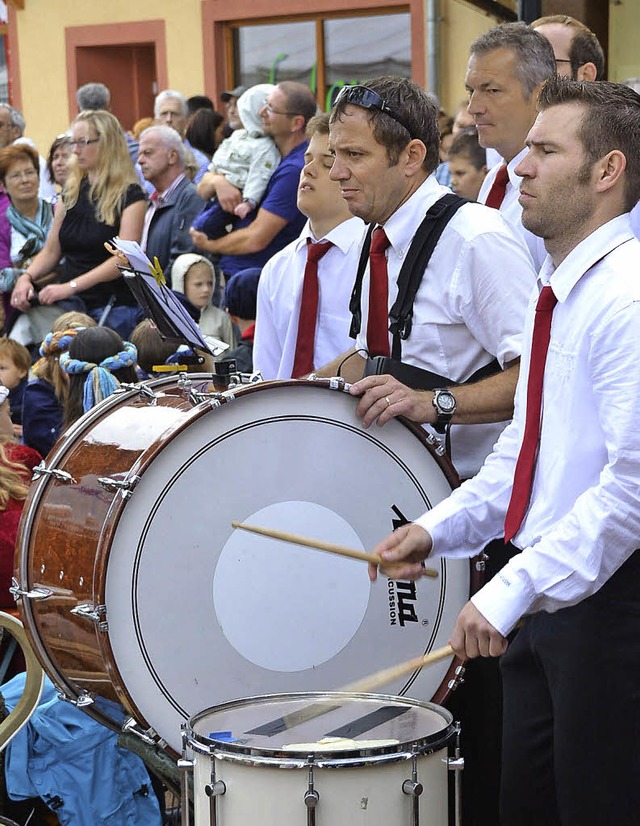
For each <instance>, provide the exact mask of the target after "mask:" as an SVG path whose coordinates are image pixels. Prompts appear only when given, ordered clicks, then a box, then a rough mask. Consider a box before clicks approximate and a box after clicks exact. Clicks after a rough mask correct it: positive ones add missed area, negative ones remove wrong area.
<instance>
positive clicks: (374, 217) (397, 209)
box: [319, 78, 535, 826]
mask: <svg viewBox="0 0 640 826" xmlns="http://www.w3.org/2000/svg"><path fill="white" fill-rule="evenodd" d="M523 140H524V139H523ZM331 147H332V149H333V151H334V154H335V163H334V166H333V169H332V171H331V177H332V178H333V179H334V180H336V181H339V183H340V186H341V189H342V195H343V197H344V199H345V200H346V202H347V205H348V206H349V209H350V211H351V212H352V213H353V214H354V215H358V216H359V217H361V218H362V219H363V220H364V221H366V222H368V223H371V224H373V225H376V226H375V230H374V232H373V234H372V236H371V248H370V256H369V262H368V264H367V266H366V269H365V271H364V276H363V279H362V283H361V300H360V308H359V315H358V318H357V321H358V322H359V323H358V324H357V327H358V328H359V330H358V335H357V338H356V343H355V347H354V348H353V350H352V351H351V352H349V353H345V354H343V355H342V356H340V357H339V358H338V359H336V360H335V361H334V362H333V363H331V364H329V365H327V366H326V367H325V368H323V370H321V371H319V372H320V373H321V374H322V375H335V374H336V372H337V371H338V370H340V374H341V375H343V376H345V378H346V379H347V380H348V381H350V382H356V383H355V384H353V386H352V388H351V393H352V394H354V395H359V396H361V397H362V398H361V399H360V402H359V404H358V407H357V412H358V414H359V415H361V416H362V417H363V422H364V424H365V426H368V425H370V424H371V423H373V422H374V421H376V420H377V423H378V424H380V425H383V424H384V423H385V422H387V421H388V420H389V419H390V418H392V417H395V416H400V415H402V416H406V417H408V418H409V419H411V420H413V421H415V422H418V423H420V424H426V425H429V429H430V431H431V433H432V435H434V436H435V437H436V438H441V437H442V434H446V435H445V443H446V444H447V446H448V447H449V452H450V455H451V458H452V461H453V463H454V465H455V467H456V469H457V471H458V473H459V474H460V476H461V477H462V478H469V477H471V476H473V475H474V474H475V473H476V472H477V471H478V469H479V468H480V467H481V465H482V462H483V461H484V459H485V457H486V456H487V454H488V453H489V452H490V450H491V448H492V446H493V444H494V443H495V441H496V439H497V438H498V436H499V434H500V432H501V431H502V430H503V428H504V424H503V422H505V421H506V420H508V419H509V418H510V417H511V414H512V410H513V407H512V405H513V393H514V389H515V384H516V380H517V375H518V366H517V363H518V359H519V355H520V340H521V332H522V325H523V319H524V313H525V309H526V305H527V299H528V296H529V294H530V291H531V288H532V286H533V284H534V282H535V273H534V271H533V267H532V265H531V260H530V256H529V253H528V251H527V248H526V246H525V244H524V242H523V241H522V239H521V238H520V237H519V236H518V234H517V233H516V232H514V231H513V230H512V229H511V228H510V227H509V226H508V225H507V223H506V222H505V220H504V219H503V218H502V216H501V215H500V213H499V212H498V211H497V210H493V209H489V208H487V207H485V206H483V205H481V204H472V203H465V204H463V205H462V206H461V207H460V208H459V209H458V210H457V212H455V214H454V215H453V216H452V217H451V218H450V220H449V222H448V223H447V224H446V226H445V227H444V229H443V231H442V234H441V235H440V237H439V239H438V241H437V243H436V245H435V248H434V250H433V253H432V255H431V258H430V260H429V261H428V264H427V265H426V268H423V269H422V272H420V270H418V272H413V271H412V272H411V276H418V277H419V280H418V284H417V292H416V294H415V298H414V301H413V307H412V310H411V311H410V314H409V315H408V320H409V323H410V327H409V328H408V330H407V332H408V335H407V336H406V338H400V333H399V332H398V333H397V335H394V336H390V334H389V326H390V315H391V311H392V310H393V309H394V304H395V302H396V299H397V296H398V294H399V283H400V278H401V276H400V273H401V271H402V265H403V263H404V262H405V260H410V259H411V257H412V256H411V252H410V251H411V250H412V242H413V241H414V238H416V236H421V232H420V225H421V224H422V223H423V221H425V217H426V214H427V212H428V211H429V210H433V209H435V208H438V207H439V206H440V205H441V204H442V203H443V199H444V198H446V197H451V196H450V192H449V190H448V189H447V188H446V187H441V186H440V185H439V184H438V183H437V181H436V180H435V177H434V176H433V174H432V173H433V171H434V169H435V168H436V165H437V163H438V147H439V131H438V124H437V111H436V108H435V106H434V105H433V103H432V102H431V101H430V100H429V98H428V97H427V95H426V94H425V93H424V92H423V91H422V90H421V89H420V88H419V87H418V86H416V84H414V83H412V82H411V81H409V80H406V79H401V78H380V79H377V80H375V81H372V82H370V83H367V84H365V85H364V86H359V87H353V88H351V87H346V88H345V90H344V92H343V93H342V96H341V97H340V98H339V99H338V100H337V102H336V105H335V106H334V109H333V111H332V114H331ZM385 247H386V249H385ZM385 268H386V274H385ZM381 275H382V277H381ZM420 276H421V277H420ZM403 303H404V302H403ZM367 353H368V354H369V355H370V356H387V357H388V356H390V355H392V356H393V358H392V359H390V360H389V361H388V362H386V363H383V364H386V367H383V368H382V369H383V371H384V374H383V375H369V376H367V377H366V378H362V376H363V373H364V370H365V367H366V366H371V364H372V363H373V362H369V364H368V365H367V362H366V359H365V358H363V356H362V354H367ZM398 362H400V368H398ZM404 365H408V366H410V367H412V368H420V370H421V371H422V375H423V376H424V381H423V383H422V385H421V386H422V387H429V388H430V389H428V390H424V389H420V390H418V389H413V387H415V386H416V385H415V384H414V385H413V386H412V387H409V386H407V382H408V381H409V380H408V379H403V380H399V379H398V378H394V377H392V376H391V375H389V373H390V372H395V373H396V375H398V376H401V377H402V375H403V372H404ZM376 369H377V368H376ZM401 371H402V372H401ZM483 376H489V377H486V378H484V379H483V378H482V377H483ZM434 429H437V432H434ZM494 552H495V553H496V554H504V546H503V545H502V544H500V547H498V548H495V549H492V554H493V553H494ZM472 670H473V671H477V670H478V669H476V668H474V669H472ZM470 676H472V675H470ZM481 693H482V692H481V691H478V689H477V687H476V686H474V684H473V681H472V680H471V679H468V680H467V683H466V685H464V686H462V687H461V688H460V689H459V690H458V691H457V692H456V694H455V695H454V696H455V697H456V699H457V698H458V696H460V695H461V696H460V700H459V702H462V701H463V700H464V699H465V698H467V697H468V696H469V695H471V697H474V696H475V695H476V694H481ZM483 701H484V695H483V696H482V697H481V698H479V702H480V703H483ZM481 714H482V715H483V717H482V719H481V720H480V723H481V724H482V726H486V728H488V729H489V730H491V731H494V730H495V726H494V727H493V729H492V728H491V725H490V722H489V721H491V720H492V719H493V717H495V715H496V710H495V709H493V708H489V709H487V710H486V712H485V710H484V708H483V709H482V710H481ZM485 720H486V721H487V722H486V723H485V722H484V721H485ZM498 721H499V718H498ZM465 724H466V719H465ZM464 732H465V733H464V734H463V737H464V738H465V743H466V744H467V745H466V748H467V755H468V758H469V759H468V763H467V769H466V770H465V772H464V776H463V783H464V786H465V788H464V789H463V794H464V795H465V807H464V810H465V811H466V812H467V817H468V819H465V820H464V823H465V824H467V823H468V824H471V823H482V824H483V825H484V824H487V826H489V824H491V826H494V824H495V822H496V815H497V793H498V778H497V768H496V770H495V771H494V772H493V776H492V777H489V778H488V779H487V776H486V774H483V775H482V776H481V778H480V779H479V780H478V779H477V777H478V773H477V771H476V770H475V766H476V765H478V764H480V765H482V764H483V763H484V761H485V760H486V751H487V748H488V744H487V741H486V738H485V737H484V729H483V730H482V732H481V734H479V735H474V734H473V733H472V732H471V729H470V728H469V726H467V725H465V728H464ZM494 739H495V740H497V735H494ZM469 743H474V744H475V746H476V751H477V752H478V753H479V756H478V758H477V760H476V761H474V760H473V758H472V756H471V755H470V754H469V751H470V749H469ZM489 762H490V764H491V766H492V767H493V766H495V765H496V763H497V761H496V760H490V761H489ZM471 784H473V785H474V787H479V789H480V791H479V794H478V795H477V796H469V793H468V792H467V788H470V787H471ZM476 816H477V817H478V818H479V819H477V820H474V818H475V817H476Z"/></svg>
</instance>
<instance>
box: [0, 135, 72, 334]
mask: <svg viewBox="0 0 640 826" xmlns="http://www.w3.org/2000/svg"><path fill="white" fill-rule="evenodd" d="M39 181H40V166H39V158H38V153H37V152H36V150H35V149H32V147H30V146H29V145H28V144H25V143H20V144H11V145H10V146H5V147H4V149H2V150H0V184H2V187H3V188H4V191H5V192H6V193H7V195H8V196H9V199H10V201H11V203H10V204H9V207H8V208H7V219H8V226H5V229H4V232H5V234H7V233H8V238H7V241H8V243H9V244H10V250H11V252H10V256H11V266H10V267H5V268H3V269H2V270H0V289H1V290H2V294H3V295H2V297H3V302H4V310H5V325H4V332H5V333H8V334H9V335H10V336H11V338H14V339H15V340H16V341H19V342H20V344H23V345H25V346H28V345H30V344H33V343H34V342H38V341H41V340H42V338H43V336H44V335H45V334H46V333H47V331H48V330H50V329H51V324H52V323H53V321H54V320H55V318H56V315H59V314H60V311H59V310H58V309H57V308H55V307H49V308H47V309H46V310H40V311H38V312H36V313H33V314H32V315H31V317H30V318H29V320H27V317H25V318H24V319H23V320H22V321H20V319H19V314H18V313H17V311H16V310H15V309H14V310H12V309H11V304H10V302H9V296H10V294H11V291H12V290H13V288H14V285H15V283H16V281H17V280H18V278H19V277H20V276H21V275H22V273H23V272H24V271H25V270H26V269H27V267H28V266H29V264H30V263H31V261H32V259H33V257H34V256H35V255H36V254H37V253H38V252H40V250H41V249H42V248H43V247H44V244H45V241H46V240H47V235H48V233H49V230H50V229H51V224H52V222H53V210H52V208H51V205H50V204H48V203H47V202H46V201H43V200H42V199H41V198H39V197H38V186H39Z"/></svg>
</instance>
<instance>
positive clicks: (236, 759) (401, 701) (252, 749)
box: [182, 691, 457, 768]
mask: <svg viewBox="0 0 640 826" xmlns="http://www.w3.org/2000/svg"><path fill="white" fill-rule="evenodd" d="M358 699H360V700H367V701H369V702H372V703H393V704H395V705H401V706H406V707H407V709H411V708H420V709H424V710H427V711H433V712H436V713H437V714H439V715H440V716H442V717H443V718H444V719H443V723H444V725H443V728H442V729H440V730H439V731H437V732H435V733H434V734H430V735H426V736H423V737H416V738H415V739H412V740H407V741H405V742H401V743H395V744H392V745H387V746H377V747H372V748H368V749H339V750H336V751H333V752H332V751H330V750H326V749H323V750H322V752H321V755H322V756H321V757H317V756H316V754H314V753H313V752H312V753H311V754H310V755H307V756H306V757H302V756H300V755H301V753H300V752H294V751H291V752H287V750H286V749H284V748H282V747H280V748H272V749H269V748H264V747H262V748H261V747H257V746H245V745H241V744H238V743H232V742H229V743H228V742H224V743H223V742H221V741H219V740H215V739H213V738H210V737H205V736H203V735H201V734H198V733H197V732H196V731H195V730H194V726H196V725H197V724H198V722H200V720H201V719H202V718H203V717H206V716H207V715H208V714H210V713H211V712H224V711H230V712H233V711H235V710H238V709H240V708H243V707H246V706H249V705H258V704H259V703H261V702H274V701H275V702H277V701H279V700H292V701H296V700H303V701H309V704H312V703H321V702H329V703H331V702H336V701H338V700H358ZM294 713H295V712H294ZM182 728H183V734H182V738H183V743H185V744H188V745H189V747H191V749H192V750H193V751H195V752H199V753H200V754H207V755H209V756H213V757H215V758H218V759H220V760H226V761H228V762H233V763H242V764H247V765H255V766H271V767H273V768H304V767H309V766H310V765H311V764H313V765H314V766H317V767H318V768H346V767H354V766H367V765H375V764H381V763H395V762H400V761H403V760H410V759H411V758H412V757H414V755H427V754H433V753H435V752H438V751H440V750H441V749H443V748H444V747H445V746H447V745H448V744H449V743H450V742H451V740H452V739H453V738H454V737H455V735H456V733H457V728H456V725H455V724H454V722H453V715H452V714H451V712H450V711H448V709H446V708H443V707H442V706H439V705H437V704H435V703H433V702H427V701H421V700H414V699H413V698H409V697H402V696H396V695H392V694H366V693H362V692H347V691H297V692H291V693H279V694H263V695H258V696H256V697H246V698H243V699H240V700H230V701H228V702H226V703H220V704H219V705H216V706H212V707H211V708H207V709H204V710H203V711H200V712H198V714H195V715H194V716H193V717H191V719H190V720H189V721H188V723H185V724H184V725H183V727H182Z"/></svg>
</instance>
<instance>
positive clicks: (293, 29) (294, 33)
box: [231, 12, 411, 109]
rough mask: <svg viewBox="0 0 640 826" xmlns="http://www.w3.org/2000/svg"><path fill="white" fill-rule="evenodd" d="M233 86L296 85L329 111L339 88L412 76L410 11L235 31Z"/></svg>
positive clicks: (257, 26) (233, 39) (251, 26)
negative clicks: (310, 91) (309, 91)
mask: <svg viewBox="0 0 640 826" xmlns="http://www.w3.org/2000/svg"><path fill="white" fill-rule="evenodd" d="M231 42H232V49H233V52H234V54H233V60H234V66H235V77H234V83H235V84H242V85H243V86H253V85H254V84H256V83H278V82H279V81H282V80H297V81H300V82H301V83H306V84H307V85H308V86H310V87H311V89H313V91H314V93H315V94H316V97H317V99H318V102H319V103H320V105H321V106H322V107H323V108H324V109H329V108H330V106H331V101H332V100H333V97H334V95H335V92H336V90H337V89H339V88H341V87H342V86H344V85H347V84H351V83H357V82H362V81H365V80H368V79H370V78H372V77H377V76H379V75H383V74H394V75H402V76H403V77H411V22H410V19H409V14H408V12H402V13H394V14H378V15H366V16H354V17H336V18H329V17H316V18H314V19H309V20H299V21H294V22H288V23H280V22H278V23H272V24H270V23H266V24H259V25H243V26H233V27H232V39H231Z"/></svg>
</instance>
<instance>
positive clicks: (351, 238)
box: [295, 217, 366, 255]
mask: <svg viewBox="0 0 640 826" xmlns="http://www.w3.org/2000/svg"><path fill="white" fill-rule="evenodd" d="M365 227H366V225H365V223H364V221H362V219H360V218H356V217H353V218H348V219H347V220H346V221H343V222H342V223H341V224H338V226H337V227H334V228H333V229H332V230H331V232H328V233H327V234H326V235H324V236H323V237H322V238H316V237H315V235H314V234H313V232H312V231H311V222H310V221H307V223H306V224H305V225H304V228H303V230H302V232H301V233H300V235H299V236H298V239H297V240H296V242H295V248H296V252H298V251H299V250H301V249H302V248H303V247H306V246H307V238H310V239H311V240H312V241H313V242H314V243H315V242H316V241H331V243H332V244H334V245H335V246H336V247H338V249H339V250H340V251H341V252H342V253H343V254H344V255H346V254H347V253H348V252H349V250H350V249H351V247H352V246H353V245H354V244H357V245H358V246H359V245H360V244H361V242H362V237H363V235H364V232H365Z"/></svg>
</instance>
